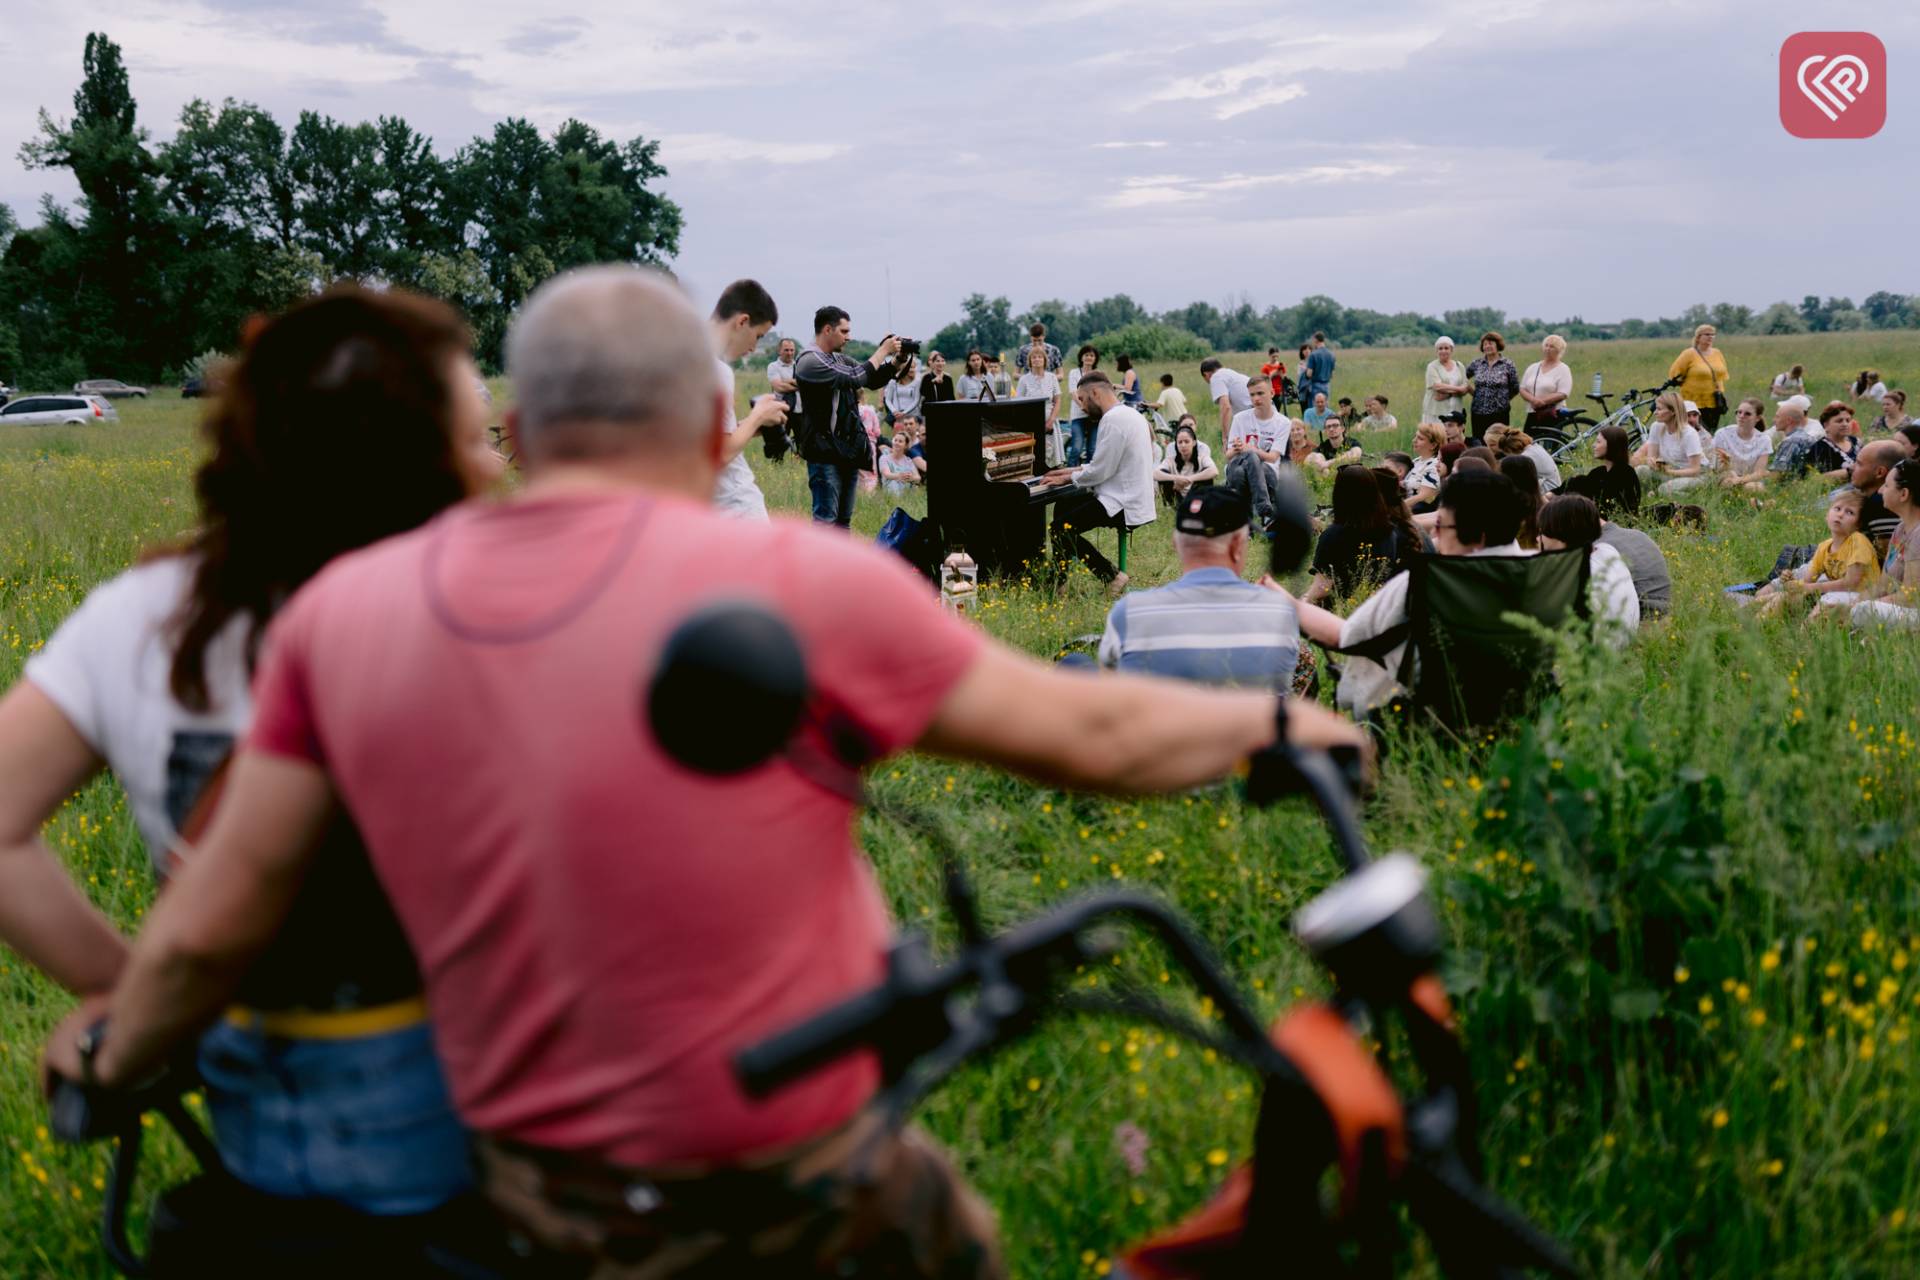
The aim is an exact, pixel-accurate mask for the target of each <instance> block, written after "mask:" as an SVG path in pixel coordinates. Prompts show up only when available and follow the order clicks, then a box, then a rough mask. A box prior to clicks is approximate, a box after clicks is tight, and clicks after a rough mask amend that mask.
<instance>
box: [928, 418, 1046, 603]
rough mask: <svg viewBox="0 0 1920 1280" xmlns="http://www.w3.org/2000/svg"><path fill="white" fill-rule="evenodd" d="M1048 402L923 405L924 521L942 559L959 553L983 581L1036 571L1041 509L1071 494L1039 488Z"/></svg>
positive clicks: (1042, 541) (1041, 543) (1042, 535)
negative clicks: (935, 532) (937, 538)
mask: <svg viewBox="0 0 1920 1280" xmlns="http://www.w3.org/2000/svg"><path fill="white" fill-rule="evenodd" d="M1047 407H1048V401H1047V400H1045V399H1042V398H1038V397H1035V398H1030V399H1025V400H943V401H940V402H938V403H934V404H928V405H925V406H924V407H923V408H924V412H925V413H926V418H927V442H926V446H925V450H924V452H925V453H926V457H927V518H928V520H929V522H931V523H932V524H933V525H934V526H935V528H936V529H937V530H938V532H939V536H940V540H941V542H942V544H943V546H944V547H945V551H943V552H942V554H943V555H944V554H945V553H946V551H952V550H956V549H960V548H964V549H965V550H966V552H967V554H968V555H970V556H972V557H973V559H974V561H975V562H976V563H978V564H979V566H980V572H981V574H982V575H983V576H984V575H988V574H1001V573H1018V572H1020V571H1021V569H1022V568H1023V567H1024V566H1025V565H1026V564H1028V563H1029V562H1031V563H1032V564H1033V565H1034V567H1035V568H1038V567H1039V564H1040V560H1041V557H1042V556H1043V555H1044V554H1045V552H1046V545H1047V504H1049V503H1051V502H1052V501H1054V500H1055V499H1056V498H1060V497H1062V496H1064V495H1066V494H1070V493H1073V492H1075V489H1074V487H1073V486H1072V485H1070V484H1065V485H1053V486H1051V487H1049V486H1045V485H1043V484H1042V483H1041V477H1042V476H1044V475H1045V474H1046V473H1047V461H1046V460H1047V451H1046V436H1045V428H1046V424H1047Z"/></svg>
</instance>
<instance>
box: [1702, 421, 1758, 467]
mask: <svg viewBox="0 0 1920 1280" xmlns="http://www.w3.org/2000/svg"><path fill="white" fill-rule="evenodd" d="M1713 447H1714V448H1716V449H1720V450H1722V451H1724V452H1725V453H1726V455H1727V457H1729V458H1731V459H1732V460H1733V462H1732V467H1731V470H1732V471H1733V473H1734V474H1735V475H1745V474H1747V473H1748V472H1749V471H1752V470H1754V469H1755V464H1756V463H1758V462H1760V461H1761V460H1762V459H1764V458H1766V457H1767V455H1769V454H1771V453H1772V452H1773V441H1772V440H1770V439H1768V438H1767V433H1766V432H1764V431H1756V432H1754V433H1753V435H1752V437H1751V438H1749V439H1746V440H1742V439H1741V438H1740V428H1739V427H1736V426H1726V427H1722V428H1720V429H1719V430H1718V431H1716V432H1714V433H1713Z"/></svg>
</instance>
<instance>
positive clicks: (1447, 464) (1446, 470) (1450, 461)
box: [1440, 440, 1467, 481]
mask: <svg viewBox="0 0 1920 1280" xmlns="http://www.w3.org/2000/svg"><path fill="white" fill-rule="evenodd" d="M1466 452H1467V446H1466V445H1464V444H1462V443H1461V442H1460V441H1458V440H1449V441H1447V442H1446V443H1445V444H1443V445H1441V446H1440V479H1441V480H1442V481H1445V480H1446V478H1447V477H1448V476H1450V475H1452V474H1453V469H1454V467H1455V466H1457V465H1458V464H1459V462H1460V459H1461V458H1463V457H1465V456H1466Z"/></svg>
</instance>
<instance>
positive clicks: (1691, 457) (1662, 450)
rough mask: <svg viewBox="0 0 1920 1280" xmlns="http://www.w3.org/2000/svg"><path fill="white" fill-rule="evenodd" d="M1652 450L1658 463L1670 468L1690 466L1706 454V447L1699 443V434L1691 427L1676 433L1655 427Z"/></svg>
mask: <svg viewBox="0 0 1920 1280" xmlns="http://www.w3.org/2000/svg"><path fill="white" fill-rule="evenodd" d="M1653 448H1654V453H1655V455H1656V456H1658V457H1659V459H1660V461H1662V462H1664V463H1666V464H1667V465H1668V466H1670V467H1688V466H1692V465H1693V464H1694V463H1695V462H1697V461H1699V460H1700V459H1701V458H1702V457H1704V456H1705V455H1706V452H1707V451H1706V447H1705V446H1704V445H1702V444H1701V443H1700V433H1699V432H1698V431H1695V430H1694V429H1693V428H1692V427H1681V428H1680V430H1678V431H1669V430H1667V429H1666V428H1665V427H1658V426H1657V427H1655V428H1654V429H1653Z"/></svg>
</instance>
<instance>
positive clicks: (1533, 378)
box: [1520, 360, 1573, 408]
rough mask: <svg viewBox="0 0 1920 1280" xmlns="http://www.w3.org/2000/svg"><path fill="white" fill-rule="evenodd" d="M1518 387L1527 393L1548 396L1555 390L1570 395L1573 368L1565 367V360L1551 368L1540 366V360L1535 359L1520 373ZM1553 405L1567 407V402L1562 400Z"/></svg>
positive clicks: (1571, 391) (1571, 392)
mask: <svg viewBox="0 0 1920 1280" xmlns="http://www.w3.org/2000/svg"><path fill="white" fill-rule="evenodd" d="M1520 387H1521V389H1522V390H1523V391H1525V392H1527V394H1529V395H1536V396H1550V395H1552V394H1553V393H1554V392H1556V391H1557V392H1559V393H1560V394H1561V395H1563V396H1571V395H1572V394H1573V370H1571V369H1569V368H1567V362H1566V361H1565V360H1562V361H1561V362H1560V363H1559V364H1556V365H1554V366H1553V368H1551V369H1543V368H1541V364H1540V361H1538V360H1535V361H1534V362H1533V363H1532V364H1530V365H1528V366H1527V371H1526V372H1525V373H1523V374H1521V375H1520ZM1555 407H1556V408H1565V407H1567V402H1566V401H1564V400H1562V401H1561V402H1560V403H1559V404H1558V405H1556V406H1555Z"/></svg>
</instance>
